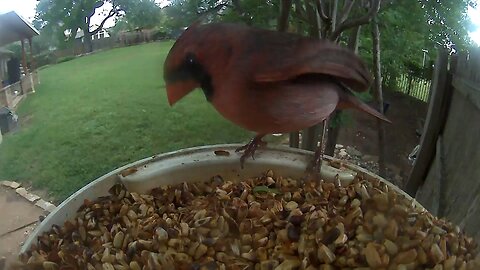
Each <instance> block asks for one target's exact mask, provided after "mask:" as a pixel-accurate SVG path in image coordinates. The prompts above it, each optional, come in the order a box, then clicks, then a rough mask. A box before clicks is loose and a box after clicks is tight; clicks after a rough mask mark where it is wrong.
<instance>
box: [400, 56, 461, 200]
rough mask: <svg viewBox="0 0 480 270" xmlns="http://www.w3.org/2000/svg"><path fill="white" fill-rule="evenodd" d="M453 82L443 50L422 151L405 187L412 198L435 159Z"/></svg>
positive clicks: (437, 67) (421, 145) (433, 86)
mask: <svg viewBox="0 0 480 270" xmlns="http://www.w3.org/2000/svg"><path fill="white" fill-rule="evenodd" d="M451 80H452V79H451V73H449V72H448V53H447V52H446V51H444V50H442V51H440V52H439V54H438V58H437V64H436V68H435V73H434V77H433V80H432V87H431V99H430V100H429V105H428V113H427V118H426V121H425V126H424V129H423V133H422V138H421V141H420V149H419V151H418V155H417V159H416V160H415V164H414V167H413V169H412V171H411V173H410V177H409V179H408V181H407V184H406V187H405V191H406V192H407V193H408V194H409V195H410V196H412V197H415V195H416V193H417V190H418V188H419V187H420V186H421V185H422V183H423V182H424V179H425V177H426V175H427V173H428V170H429V167H430V165H431V163H432V160H433V158H434V155H435V148H436V143H437V139H438V135H439V134H440V132H441V130H442V128H443V125H444V123H445V121H446V119H445V118H446V114H447V112H448V106H449V101H450V99H451V96H452V86H451Z"/></svg>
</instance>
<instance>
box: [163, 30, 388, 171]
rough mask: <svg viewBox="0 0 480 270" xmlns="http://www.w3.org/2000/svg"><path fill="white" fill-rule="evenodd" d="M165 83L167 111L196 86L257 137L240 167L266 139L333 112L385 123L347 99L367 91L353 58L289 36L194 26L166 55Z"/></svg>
mask: <svg viewBox="0 0 480 270" xmlns="http://www.w3.org/2000/svg"><path fill="white" fill-rule="evenodd" d="M164 79H165V82H166V88H167V96H168V101H169V103H170V105H171V106H172V105H173V104H175V103H176V102H177V101H178V100H180V99H181V98H183V97H184V96H185V95H187V94H188V93H190V92H191V91H193V90H194V89H195V88H197V87H200V88H201V89H202V90H203V93H204V94H205V97H206V99H207V100H208V101H209V102H210V103H211V104H213V106H214V107H215V109H216V110H217V111H218V112H219V113H220V114H221V115H223V116H224V117H225V118H227V119H229V120H230V121H232V122H233V123H235V124H237V125H239V126H241V127H243V128H245V129H247V130H250V131H254V132H256V133H257V136H255V138H253V139H252V140H251V141H250V142H249V143H248V144H246V145H245V146H243V147H240V148H238V149H237V152H238V151H244V153H243V154H242V156H241V158H240V163H241V166H242V168H243V165H244V162H245V159H246V158H247V157H248V156H251V157H252V158H254V156H253V155H254V153H255V150H256V149H257V147H258V146H260V145H265V144H266V143H265V142H263V141H262V137H264V136H265V135H267V134H272V133H288V132H294V131H298V130H302V129H305V128H308V127H311V126H313V125H315V124H318V123H320V122H322V121H324V120H325V119H326V118H327V117H328V116H329V115H330V114H331V113H332V112H333V111H334V110H335V109H344V108H356V109H359V110H361V111H364V112H367V113H369V114H371V115H373V116H376V117H378V118H380V119H382V120H385V121H388V119H386V118H385V117H384V116H383V115H382V114H380V113H379V112H378V111H376V110H374V109H373V108H371V107H369V106H368V105H366V104H365V103H363V102H361V101H360V100H359V99H357V98H356V97H355V96H354V95H353V94H352V92H351V90H353V91H358V92H362V91H366V90H367V89H368V88H369V86H370V84H371V81H372V79H371V75H370V73H369V71H368V69H367V67H366V66H365V64H364V63H363V62H362V60H361V59H360V58H359V57H358V56H357V55H355V54H354V53H353V52H351V51H350V50H348V49H346V48H343V47H340V46H339V45H337V44H335V43H333V42H330V41H327V40H319V39H313V38H309V37H304V36H300V35H296V34H292V33H283V32H278V31H270V30H265V29H258V28H253V27H249V26H245V25H241V24H230V23H210V24H200V23H196V24H194V25H192V26H190V27H189V28H188V29H187V30H185V31H184V32H183V34H182V35H181V36H180V37H179V38H178V39H177V41H176V42H175V44H174V45H173V47H172V48H171V49H170V52H169V53H168V56H167V58H166V60H165V64H164ZM388 122H389V121H388ZM318 162H321V160H319V159H318V156H317V155H316V159H315V163H318ZM317 165H318V164H317Z"/></svg>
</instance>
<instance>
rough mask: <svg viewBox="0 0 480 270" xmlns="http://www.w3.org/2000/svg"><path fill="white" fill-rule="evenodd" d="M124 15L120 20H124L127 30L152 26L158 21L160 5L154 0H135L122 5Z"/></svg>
mask: <svg viewBox="0 0 480 270" xmlns="http://www.w3.org/2000/svg"><path fill="white" fill-rule="evenodd" d="M123 6H124V8H123V11H124V12H125V15H123V16H122V17H121V19H120V20H122V21H125V22H126V26H127V28H128V29H129V30H133V29H136V28H153V27H154V26H157V25H158V23H159V22H160V11H161V9H160V7H159V6H158V5H157V4H156V3H155V1H154V0H136V1H132V3H130V4H124V5H123Z"/></svg>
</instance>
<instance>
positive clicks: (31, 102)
mask: <svg viewBox="0 0 480 270" xmlns="http://www.w3.org/2000/svg"><path fill="white" fill-rule="evenodd" d="M171 45H172V43H171V42H163V43H150V44H145V45H139V46H132V47H126V48H118V49H112V50H109V51H106V52H101V53H96V54H93V55H90V56H84V57H80V58H76V59H74V60H71V61H68V62H64V63H60V64H57V65H53V66H50V67H47V68H45V69H43V70H41V71H40V79H41V85H39V86H38V88H37V92H36V93H35V94H33V95H30V96H29V97H28V98H27V99H26V100H25V101H23V103H22V104H21V105H20V107H19V108H18V110H17V113H18V114H19V117H20V119H21V126H20V129H19V130H18V131H17V132H15V133H13V134H8V135H5V136H4V141H3V143H2V144H0V179H14V180H17V181H20V182H29V183H31V184H32V186H33V187H34V188H38V189H42V190H46V191H48V192H50V193H51V195H52V196H53V197H54V198H55V199H56V200H57V201H60V200H63V199H65V198H66V197H67V196H69V195H70V194H72V193H73V192H75V191H76V190H78V189H79V188H80V187H82V186H84V185H85V184H87V183H88V182H90V181H92V180H94V179H95V178H97V177H99V176H101V175H103V174H105V173H107V172H109V171H111V170H113V169H115V168H117V167H120V166H122V165H124V164H127V163H130V162H132V161H135V160H138V159H141V158H144V157H148V156H151V155H153V154H157V153H162V152H166V151H171V150H176V149H180V148H185V147H190V146H197V145H206V144H217V143H233V142H245V141H246V140H247V139H249V137H250V136H251V134H250V133H249V132H247V131H244V130H242V129H240V128H239V127H236V126H234V125H233V124H231V123H230V122H227V120H224V119H223V118H222V117H221V116H220V115H219V114H218V113H217V112H216V111H215V110H214V109H213V107H212V106H211V105H210V104H208V103H207V102H206V101H205V98H204V96H203V94H202V93H201V91H195V92H194V93H192V94H191V95H189V96H187V97H186V98H185V99H184V100H182V101H180V102H179V103H178V104H176V105H175V107H170V106H169V105H168V102H167V98H166V93H165V88H164V82H163V79H162V74H163V73H162V66H163V61H164V58H165V56H166V54H167V53H168V50H169V48H170V46H171Z"/></svg>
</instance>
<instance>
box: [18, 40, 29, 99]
mask: <svg viewBox="0 0 480 270" xmlns="http://www.w3.org/2000/svg"><path fill="white" fill-rule="evenodd" d="M20 42H21V43H22V66H23V72H24V73H25V76H28V67H27V56H26V53H25V40H23V38H22V39H21V40H20ZM20 89H21V90H20V92H22V95H23V94H26V93H27V92H28V89H23V83H22V76H21V74H20Z"/></svg>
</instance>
